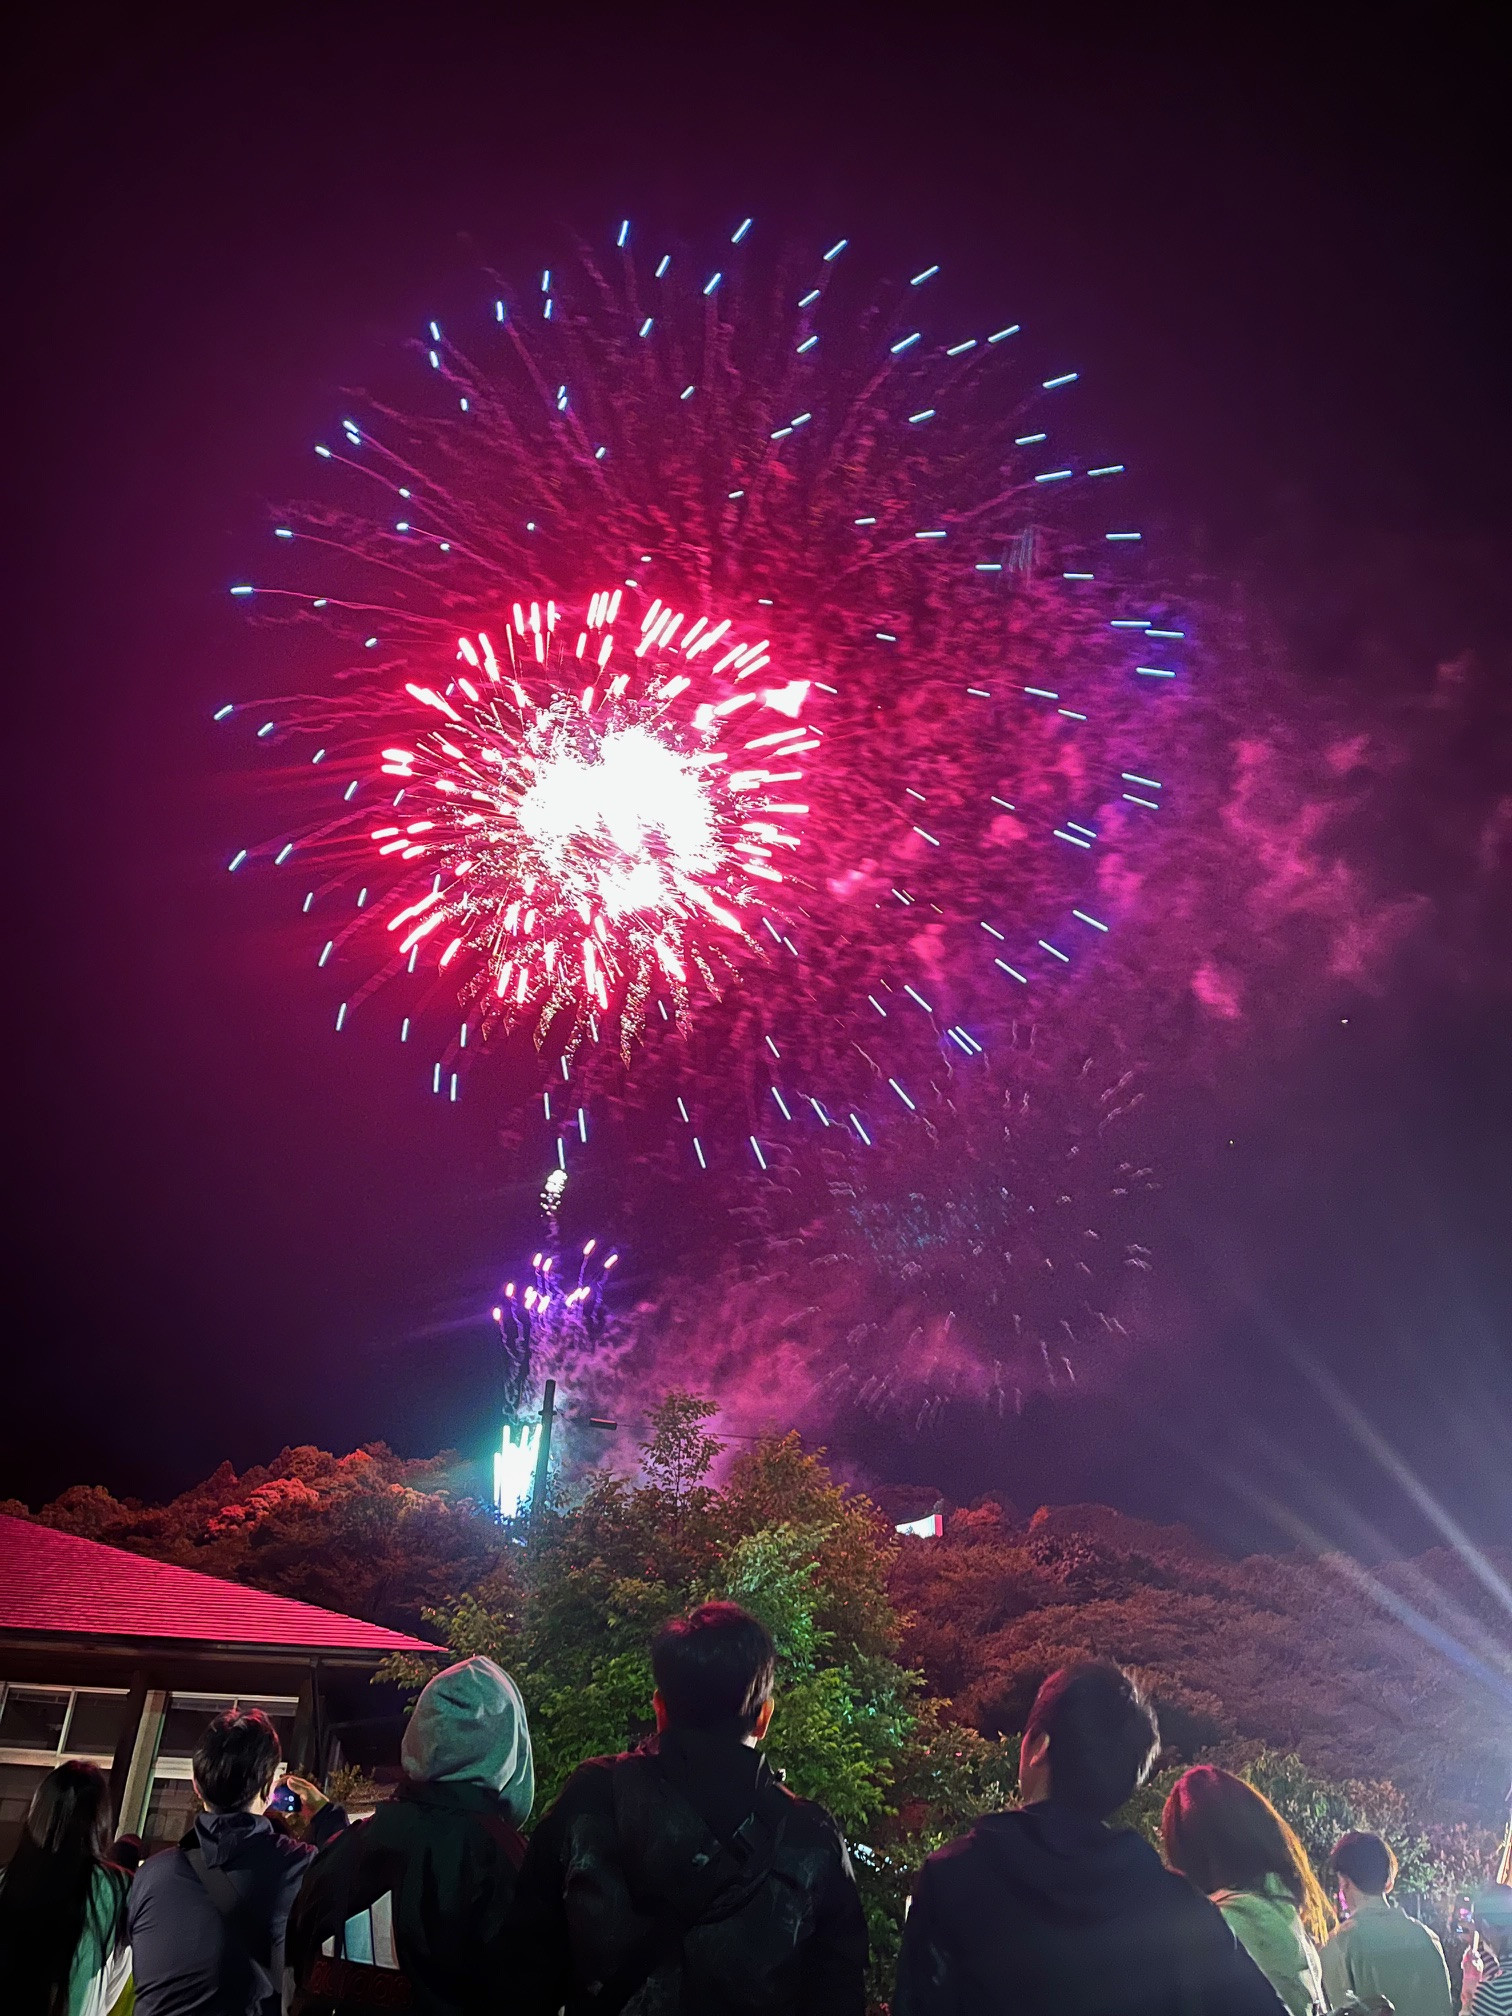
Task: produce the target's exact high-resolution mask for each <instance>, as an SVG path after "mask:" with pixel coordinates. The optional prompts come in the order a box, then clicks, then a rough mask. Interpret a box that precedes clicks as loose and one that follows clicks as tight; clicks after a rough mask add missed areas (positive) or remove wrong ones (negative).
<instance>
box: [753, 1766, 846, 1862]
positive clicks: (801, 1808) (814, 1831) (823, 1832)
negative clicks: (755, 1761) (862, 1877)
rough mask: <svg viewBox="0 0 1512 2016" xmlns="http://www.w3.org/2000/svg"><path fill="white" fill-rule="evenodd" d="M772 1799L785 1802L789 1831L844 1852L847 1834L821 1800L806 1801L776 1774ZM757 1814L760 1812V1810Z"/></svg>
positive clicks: (771, 1788)
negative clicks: (773, 1797)
mask: <svg viewBox="0 0 1512 2016" xmlns="http://www.w3.org/2000/svg"><path fill="white" fill-rule="evenodd" d="M770 1795H775V1797H776V1798H777V1799H780V1800H781V1802H782V1804H781V1807H780V1808H779V1809H778V1810H780V1811H781V1813H782V1814H783V1816H784V1818H785V1820H786V1823H787V1827H788V1829H789V1831H794V1830H796V1831H797V1832H798V1833H799V1834H800V1835H806V1836H807V1837H808V1838H810V1839H811V1840H814V1841H822V1842H825V1843H831V1844H833V1846H834V1847H835V1848H836V1850H837V1851H838V1850H843V1849H844V1847H845V1830H844V1828H842V1827H841V1825H840V1822H839V1821H838V1820H837V1819H836V1818H835V1816H834V1814H833V1813H831V1811H830V1810H829V1808H828V1806H821V1805H820V1803H819V1801H818V1800H817V1799H805V1798H804V1797H803V1795H802V1793H801V1792H794V1791H793V1790H792V1788H791V1787H790V1786H788V1785H785V1784H784V1783H783V1782H782V1780H781V1779H780V1778H778V1777H777V1776H776V1774H775V1773H774V1774H773V1776H772V1779H771V1781H770ZM757 1810H758V1811H760V1808H758V1809H757Z"/></svg>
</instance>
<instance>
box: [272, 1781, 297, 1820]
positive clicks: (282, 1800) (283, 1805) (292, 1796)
mask: <svg viewBox="0 0 1512 2016" xmlns="http://www.w3.org/2000/svg"><path fill="white" fill-rule="evenodd" d="M268 1804H269V1805H270V1806H271V1807H272V1809H273V1811H274V1812H275V1813H297V1812H298V1811H299V1794H298V1793H297V1792H296V1791H295V1790H294V1788H293V1786H292V1785H285V1784H282V1783H279V1784H277V1785H275V1786H274V1787H273V1793H272V1796H271V1798H270V1799H269V1800H268Z"/></svg>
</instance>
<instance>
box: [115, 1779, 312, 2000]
mask: <svg viewBox="0 0 1512 2016" xmlns="http://www.w3.org/2000/svg"><path fill="white" fill-rule="evenodd" d="M345 1825H346V1814H345V1813H344V1812H343V1811H342V1809H341V1808H340V1807H339V1806H324V1807H322V1808H321V1810H320V1812H319V1813H318V1814H317V1815H316V1817H315V1819H314V1821H313V1822H312V1824H311V1827H310V1842H309V1843H308V1844H307V1843H305V1842H302V1841H296V1840H295V1839H294V1838H293V1837H292V1836H291V1835H287V1834H278V1833H275V1832H274V1830H273V1826H272V1823H271V1822H270V1821H268V1820H267V1819H260V1818H258V1817H256V1816H255V1815H253V1814H251V1813H201V1815H200V1816H199V1818H198V1820H196V1821H195V1823H194V1827H193V1830H192V1831H191V1832H190V1833H188V1834H186V1835H185V1836H184V1838H183V1840H182V1841H181V1842H180V1844H179V1846H178V1847H177V1848H172V1849H168V1850H167V1851H165V1852H164V1853H163V1854H161V1855H152V1856H149V1857H148V1859H147V1861H146V1862H144V1863H143V1865H142V1867H141V1868H140V1869H139V1870H138V1871H137V1874H136V1875H135V1876H134V1877H133V1878H132V1883H131V1890H130V1893H129V1895H128V1897H127V1902H126V1924H127V1930H128V1933H129V1935H130V1939H131V1973H132V1979H133V1981H134V1982H135V1983H136V2016H278V2007H279V2001H280V1996H281V1982H282V1974H283V1940H284V1930H285V1927H286V1926H287V1925H288V1922H289V1911H290V1908H291V1907H292V1905H293V1903H294V1898H295V1895H296V1893H297V1892H298V1889H299V1886H300V1884H301V1882H302V1881H303V1880H304V1873H305V1868H306V1865H307V1864H308V1863H310V1862H312V1861H313V1860H314V1858H315V1855H316V1852H317V1850H318V1848H319V1847H320V1845H321V1844H322V1843H323V1842H325V1841H328V1840H329V1839H330V1838H331V1836H332V1835H333V1834H335V1833H337V1832H339V1831H340V1829H341V1828H343V1827H344V1826H345ZM195 1846H198V1847H199V1848H200V1849H201V1850H202V1851H203V1853H204V1857H205V1862H206V1864H207V1866H208V1867H210V1868H212V1869H223V1870H224V1871H225V1872H226V1874H227V1876H228V1877H229V1878H230V1880H231V1882H232V1884H233V1885H234V1886H235V1888H236V1890H237V1892H238V1894H239V1895H240V1897H241V1899H242V1907H241V1914H240V1917H239V1919H238V1921H237V1922H236V1923H235V1924H233V1923H231V1922H230V1921H228V1920H227V1919H226V1918H225V1917H223V1916H222V1914H221V1912H220V1911H219V1910H218V1909H217V1907H216V1905H215V1902H214V1900H213V1899H212V1898H211V1896H210V1893H209V1892H208V1891H207V1890H206V1888H205V1886H204V1884H203V1883H201V1881H200V1879H199V1877H198V1876H197V1875H196V1874H195V1871H194V1867H193V1865H192V1864H191V1862H190V1861H189V1857H188V1854H187V1852H186V1851H187V1850H189V1849H190V1848H193V1847H195Z"/></svg>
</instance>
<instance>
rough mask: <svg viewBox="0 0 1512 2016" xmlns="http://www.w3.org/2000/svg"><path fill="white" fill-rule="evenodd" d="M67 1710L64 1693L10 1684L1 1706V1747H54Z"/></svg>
mask: <svg viewBox="0 0 1512 2016" xmlns="http://www.w3.org/2000/svg"><path fill="white" fill-rule="evenodd" d="M67 1713H68V1696H67V1694H44V1693H41V1692H40V1691H38V1692H33V1691H32V1690H31V1689H29V1688H25V1687H12V1688H11V1689H10V1690H9V1692H8V1693H7V1694H6V1697H5V1706H4V1708H3V1709H0V1748H4V1749H7V1750H56V1749H57V1747H58V1738H59V1737H60V1736H61V1735H62V1734H63V1718H64V1716H65V1715H66V1714H67Z"/></svg>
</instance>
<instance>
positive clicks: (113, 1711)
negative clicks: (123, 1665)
mask: <svg viewBox="0 0 1512 2016" xmlns="http://www.w3.org/2000/svg"><path fill="white" fill-rule="evenodd" d="M125 1721H126V1696H125V1695H124V1694H81V1695H80V1696H79V1697H78V1699H77V1700H76V1701H75V1702H74V1711H73V1720H72V1721H71V1722H70V1723H69V1725H68V1747H69V1749H70V1750H73V1751H83V1752H84V1753H85V1755H86V1756H91V1757H113V1756H114V1755H115V1747H116V1741H117V1739H118V1738H119V1736H120V1733H121V1729H122V1726H123V1725H124V1723H125Z"/></svg>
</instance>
